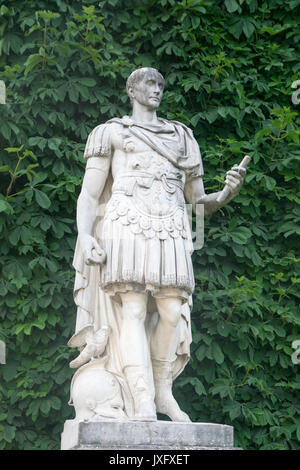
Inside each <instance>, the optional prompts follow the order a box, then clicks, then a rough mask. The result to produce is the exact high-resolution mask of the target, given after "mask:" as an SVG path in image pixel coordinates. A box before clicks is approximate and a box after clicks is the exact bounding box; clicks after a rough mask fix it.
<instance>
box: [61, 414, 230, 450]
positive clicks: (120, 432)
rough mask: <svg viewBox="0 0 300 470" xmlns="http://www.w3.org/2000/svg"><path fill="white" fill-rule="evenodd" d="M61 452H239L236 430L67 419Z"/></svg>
mask: <svg viewBox="0 0 300 470" xmlns="http://www.w3.org/2000/svg"><path fill="white" fill-rule="evenodd" d="M61 450H237V448H234V444H233V427H232V426H228V425H225V424H214V423H179V422H173V421H153V422H146V421H116V420H109V419H107V420H104V419H103V420H97V421H95V420H90V421H76V420H75V419H74V420H67V421H66V422H65V426H64V430H63V433H62V436H61Z"/></svg>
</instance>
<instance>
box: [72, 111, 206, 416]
mask: <svg viewBox="0 0 300 470" xmlns="http://www.w3.org/2000/svg"><path fill="white" fill-rule="evenodd" d="M114 123H117V124H121V125H122V126H123V134H124V135H125V136H126V138H127V139H128V137H129V139H130V136H135V137H137V138H138V139H140V140H141V141H143V142H144V143H146V144H147V145H148V146H149V147H150V148H151V149H153V150H155V151H156V152H157V153H159V154H160V155H162V156H163V157H165V158H166V159H167V160H168V161H169V162H171V163H172V164H173V165H174V166H175V167H176V168H178V169H180V170H184V172H185V174H186V184H188V182H189V181H190V180H191V179H192V178H196V177H198V176H202V175H203V167H202V160H201V154H200V150H199V147H198V144H197V142H196V140H195V138H194V136H193V133H192V131H191V130H190V129H189V128H187V127H186V126H185V125H183V124H181V123H179V122H176V121H167V120H165V119H162V118H159V125H147V126H146V125H144V124H138V123H135V122H133V121H132V120H131V118H129V117H128V116H125V117H123V118H122V119H118V118H115V119H111V120H110V121H107V122H106V123H105V124H101V125H99V126H97V127H96V128H95V129H94V130H93V131H92V132H91V133H90V135H89V137H88V140H87V143H86V147H85V152H84V157H85V159H88V158H90V157H99V158H110V159H111V158H112V156H113V148H112V143H111V140H112V132H113V131H114V126H113V125H112V124H114ZM112 184H113V177H112V174H111V170H110V171H109V174H108V176H107V180H106V183H105V187H104V190H103V192H102V194H101V197H100V199H99V206H98V207H99V211H98V214H97V217H96V221H95V224H94V228H93V236H94V237H95V238H96V240H97V241H99V242H100V244H101V228H102V222H103V216H104V208H105V205H106V204H107V202H108V201H109V200H110V198H111V194H112ZM189 236H190V235H189ZM190 241H191V236H190ZM191 252H192V242H191ZM73 267H74V268H75V271H76V276H75V285H74V301H75V304H76V305H77V321H76V333H80V331H82V330H83V329H84V328H85V327H86V326H88V325H93V328H94V331H97V330H98V329H99V328H101V327H102V326H104V325H109V326H110V327H111V333H110V336H109V341H108V345H107V350H106V353H107V354H108V362H107V364H106V369H107V370H108V371H109V372H111V373H113V374H114V375H115V376H116V378H117V379H118V381H119V383H120V385H121V388H122V394H123V399H124V407H125V412H126V414H127V416H128V417H129V418H131V417H133V415H134V405H133V398H132V395H131V393H130V390H129V387H128V384H127V382H126V380H125V377H124V373H123V367H124V365H123V363H122V356H121V352H120V348H119V344H120V342H119V338H120V329H121V325H122V308H121V305H120V303H119V302H117V301H115V300H114V298H113V297H112V296H111V295H109V294H108V293H107V292H105V291H104V290H103V289H102V288H101V286H100V269H101V266H100V267H99V266H89V265H87V264H85V262H84V256H83V248H82V247H81V246H80V241H79V238H78V239H77V244H76V248H75V254H74V260H73ZM191 307H192V297H191V295H189V301H188V302H185V303H183V304H182V307H181V318H180V321H179V326H178V328H179V335H178V345H177V350H176V360H175V361H174V362H173V372H172V374H173V380H174V379H175V378H176V377H177V376H178V375H179V374H180V373H181V372H182V370H183V369H184V367H185V365H186V364H187V362H188V361H189V358H190V344H191V341H192V336H191V322H190V310H191ZM157 321H158V313H157V311H156V308H155V303H154V301H153V299H151V296H150V295H149V301H148V309H147V317H146V321H145V328H146V334H147V339H148V345H150V341H151V336H152V335H153V332H154V330H155V327H156V324H157ZM149 356H150V355H149ZM149 370H150V371H151V370H152V367H151V364H149ZM149 381H150V384H151V387H152V389H153V390H152V391H153V395H154V385H153V377H152V374H151V377H150V376H149Z"/></svg>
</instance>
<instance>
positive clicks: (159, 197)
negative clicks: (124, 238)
mask: <svg viewBox="0 0 300 470" xmlns="http://www.w3.org/2000/svg"><path fill="white" fill-rule="evenodd" d="M124 158H126V165H125V166H124V170H123V171H122V172H120V173H118V175H117V176H116V178H115V180H114V184H113V187H112V197H111V199H110V201H109V203H108V205H107V208H106V217H109V218H110V219H111V220H117V219H119V220H120V222H122V224H123V225H128V226H130V229H131V231H132V232H133V233H136V234H138V233H144V235H145V236H146V237H147V238H152V237H158V238H159V239H161V240H164V239H167V238H168V237H169V236H171V237H173V238H177V237H178V236H182V237H184V238H186V232H185V229H184V202H185V201H184V193H183V189H184V183H185V173H184V171H183V170H180V169H178V168H176V167H175V166H174V165H173V164H172V163H171V162H170V161H168V160H167V159H166V158H165V157H163V156H162V155H160V154H159V153H157V152H155V151H154V150H148V151H140V152H139V151H136V152H130V151H129V152H126V153H124Z"/></svg>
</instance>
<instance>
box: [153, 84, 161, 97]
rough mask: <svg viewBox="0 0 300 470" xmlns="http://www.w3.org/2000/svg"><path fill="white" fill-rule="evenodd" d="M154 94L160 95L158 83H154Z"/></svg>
mask: <svg viewBox="0 0 300 470" xmlns="http://www.w3.org/2000/svg"><path fill="white" fill-rule="evenodd" d="M154 93H156V94H157V95H159V94H160V87H159V84H158V83H155V85H154Z"/></svg>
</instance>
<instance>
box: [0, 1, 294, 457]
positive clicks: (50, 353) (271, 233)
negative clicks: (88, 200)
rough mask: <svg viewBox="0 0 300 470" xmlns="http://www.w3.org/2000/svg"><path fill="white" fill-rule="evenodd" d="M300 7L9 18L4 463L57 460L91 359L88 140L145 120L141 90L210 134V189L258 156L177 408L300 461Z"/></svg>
mask: <svg viewBox="0 0 300 470" xmlns="http://www.w3.org/2000/svg"><path fill="white" fill-rule="evenodd" d="M299 4H300V1H299V0H286V1H285V2H282V1H281V0H268V1H264V2H258V1H257V0H225V1H223V0H215V1H211V0H182V1H177V0H145V1H143V2H140V1H137V0H131V1H130V2H127V1H125V0H102V1H101V2H98V1H95V0H85V1H79V0H73V1H72V2H67V1H65V0H47V2H46V1H45V0H41V1H40V2H39V5H38V8H39V10H38V11H37V9H36V8H37V4H36V2H34V1H33V0H27V1H26V2H18V1H14V2H9V1H7V2H6V3H5V2H4V3H3V2H2V3H1V6H0V66H1V73H0V79H1V80H4V81H5V83H6V87H7V104H6V105H0V106H1V115H0V138H1V148H0V158H1V161H0V178H1V179H0V192H1V195H0V227H1V243H0V252H1V258H0V264H1V274H2V275H1V279H0V304H1V309H0V320H1V323H0V325H1V330H0V337H1V339H2V340H4V341H5V342H6V345H7V364H6V365H5V366H3V365H2V366H1V367H0V374H1V381H0V397H1V411H0V435H1V439H0V448H2V449H56V448H59V445H60V443H59V438H60V432H61V431H62V427H63V423H64V421H65V420H66V419H70V418H72V417H73V410H72V408H70V407H69V406H68V404H67V402H68V394H69V386H70V380H71V376H72V371H71V370H70V369H69V367H68V363H69V361H70V359H71V358H72V355H73V354H74V353H73V352H72V351H70V350H69V349H68V348H67V346H66V343H67V340H68V339H69V337H70V336H71V335H72V334H73V330H74V325H75V306H74V303H73V297H72V290H73V282H74V272H73V269H72V266H71V265H72V256H73V251H74V244H75V238H76V226H75V208H76V200H77V197H78V194H79V191H80V186H81V181H82V176H83V172H84V162H83V158H82V154H83V148H84V143H85V140H86V138H87V135H88V133H89V132H90V130H91V129H92V128H93V127H95V126H96V125H97V124H99V123H101V122H105V121H106V120H107V119H109V118H111V117H113V116H122V115H124V114H128V113H129V110H130V107H129V103H128V99H127V96H126V92H125V79H126V78H127V76H128V75H129V73H130V72H131V71H132V70H134V69H135V68H137V67H139V66H154V67H156V68H158V69H159V70H160V71H161V72H162V73H163V75H164V76H165V78H166V90H165V94H164V99H163V102H162V105H161V108H160V113H161V115H162V116H165V117H166V118H168V119H176V120H180V121H182V122H183V123H185V124H187V125H188V126H189V127H191V128H193V129H194V134H195V136H196V138H197V140H198V142H199V144H200V147H201V149H202V153H203V160H204V167H205V171H206V174H205V185H206V190H207V192H213V191H216V190H219V189H221V188H222V184H223V183H222V182H223V177H224V173H225V171H226V170H227V169H229V168H230V167H231V166H232V165H233V164H235V163H239V162H240V160H241V159H242V157H243V156H244V154H245V153H248V154H250V155H251V156H252V162H251V164H250V167H249V171H248V175H247V180H246V183H245V185H244V187H243V189H242V191H241V193H240V195H239V196H238V197H237V198H236V199H235V201H234V202H232V203H231V204H230V206H227V207H226V208H224V209H223V210H222V211H219V212H218V213H216V214H214V215H213V216H212V217H211V218H210V219H209V220H207V222H206V227H205V245H204V248H203V249H202V250H201V251H197V252H195V253H194V267H195V277H196V284H197V286H196V292H195V295H194V308H193V314H192V318H193V335H194V336H193V339H194V340H193V344H192V358H191V361H190V363H189V365H188V366H187V367H186V369H185V371H184V373H183V374H182V376H180V377H179V378H178V379H177V380H176V382H175V386H174V389H175V393H176V396H177V398H178V400H179V402H180V403H181V405H182V407H183V408H184V409H185V411H187V412H188V413H189V414H190V416H191V418H192V419H193V420H194V421H211V422H220V423H227V424H232V425H233V426H234V428H235V437H236V445H237V446H240V447H243V448H244V449H300V445H299V439H300V413H299V412H300V406H299V400H298V399H297V396H299V388H300V380H299V369H298V367H299V366H297V365H295V364H293V363H292V360H291V355H292V353H293V349H292V342H293V341H294V340H296V339H299V335H300V333H299V326H300V314H299V310H298V304H299V287H298V286H299V282H300V275H299V253H298V246H297V235H299V219H300V211H299V206H298V205H297V204H298V203H299V159H300V151H299V122H300V119H299V107H298V108H297V106H295V105H293V104H292V101H291V94H292V90H291V84H292V83H293V82H294V81H295V80H297V79H298V78H299V73H300V72H299V69H300V65H299V54H298V53H297V51H298V44H299V39H300V35H299V30H298V27H297V26H298V24H299V8H297V7H299Z"/></svg>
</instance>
